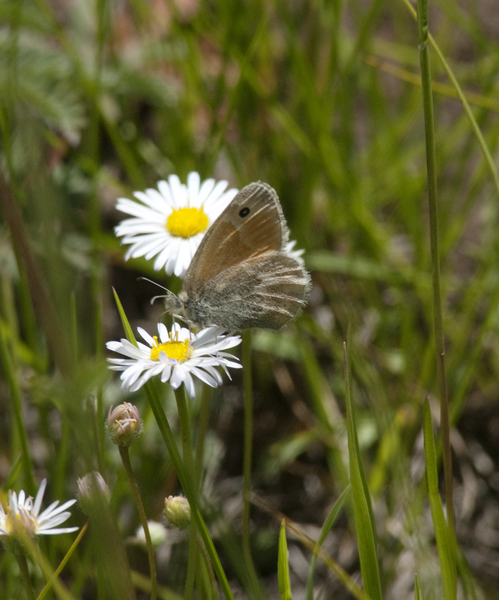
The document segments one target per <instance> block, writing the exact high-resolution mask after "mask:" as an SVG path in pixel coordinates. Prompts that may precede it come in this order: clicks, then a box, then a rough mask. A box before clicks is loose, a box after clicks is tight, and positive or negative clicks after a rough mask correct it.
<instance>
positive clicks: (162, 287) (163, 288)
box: [137, 276, 169, 303]
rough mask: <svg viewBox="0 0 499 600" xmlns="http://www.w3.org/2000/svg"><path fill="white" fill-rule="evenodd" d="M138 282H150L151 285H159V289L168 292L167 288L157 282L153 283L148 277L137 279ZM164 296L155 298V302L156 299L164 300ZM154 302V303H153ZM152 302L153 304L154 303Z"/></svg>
mask: <svg viewBox="0 0 499 600" xmlns="http://www.w3.org/2000/svg"><path fill="white" fill-rule="evenodd" d="M137 281H148V282H149V283H152V284H153V285H157V286H158V287H160V288H161V289H162V290H165V291H166V292H168V291H169V290H168V288H165V286H164V285H161V284H160V283H157V282H156V281H153V280H152V279H148V278H147V277H142V276H141V277H137ZM162 297H163V296H154V298H153V300H154V299H155V298H162ZM153 300H152V301H153ZM152 301H151V303H152Z"/></svg>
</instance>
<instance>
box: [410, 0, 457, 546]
mask: <svg viewBox="0 0 499 600" xmlns="http://www.w3.org/2000/svg"><path fill="white" fill-rule="evenodd" d="M418 34H419V35H418V42H419V58H420V65H421V84H422V91H423V112H424V122H425V137H426V163H427V171H428V203H429V213H430V243H431V257H432V263H433V311H434V335H435V353H436V360H437V378H438V388H439V396H440V427H441V431H442V450H443V468H444V482H445V504H446V507H447V521H448V525H449V530H450V532H451V535H452V537H455V524H454V500H453V493H452V453H451V446H450V422H449V398H448V393H447V379H446V374H445V343H444V328H443V319H442V298H441V286H440V250H439V241H438V202H437V167H436V155H435V121H434V114H433V96H432V91H431V67H430V53H429V49H428V0H418Z"/></svg>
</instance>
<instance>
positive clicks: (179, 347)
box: [150, 333, 192, 362]
mask: <svg viewBox="0 0 499 600" xmlns="http://www.w3.org/2000/svg"><path fill="white" fill-rule="evenodd" d="M154 342H155V343H154V346H153V347H152V348H151V356H150V358H151V360H159V353H160V352H164V353H165V354H166V356H168V358H174V359H175V360H178V362H184V361H186V360H187V359H188V358H189V357H190V355H191V354H192V348H191V347H190V345H189V340H185V342H179V341H178V340H174V339H173V338H172V334H171V333H170V341H169V342H165V343H164V344H158V338H157V336H154Z"/></svg>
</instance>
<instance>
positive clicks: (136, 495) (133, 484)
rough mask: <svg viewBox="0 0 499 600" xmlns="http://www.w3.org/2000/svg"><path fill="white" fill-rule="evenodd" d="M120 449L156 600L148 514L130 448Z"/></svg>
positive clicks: (152, 550) (155, 578)
mask: <svg viewBox="0 0 499 600" xmlns="http://www.w3.org/2000/svg"><path fill="white" fill-rule="evenodd" d="M118 448H119V451H120V456H121V460H122V462H123V466H124V467H125V472H126V474H127V477H128V481H129V483H130V488H131V490H132V495H133V499H134V502H135V506H136V507H137V511H138V513H139V519H140V524H141V525H142V528H143V530H144V535H145V538H146V548H147V557H148V559H149V571H150V573H151V600H156V596H157V586H158V581H157V576H156V562H155V560H154V548H153V546H152V541H151V534H150V532H149V525H148V523H147V517H146V512H145V510H144V505H143V504H142V498H141V497H140V490H139V486H138V485H137V481H136V479H135V475H134V474H133V469H132V464H131V462H130V453H129V452H128V447H124V446H118Z"/></svg>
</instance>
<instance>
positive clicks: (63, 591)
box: [18, 531, 75, 600]
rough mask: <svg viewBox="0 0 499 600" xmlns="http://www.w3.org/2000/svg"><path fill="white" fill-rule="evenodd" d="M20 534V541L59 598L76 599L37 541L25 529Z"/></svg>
mask: <svg viewBox="0 0 499 600" xmlns="http://www.w3.org/2000/svg"><path fill="white" fill-rule="evenodd" d="M18 534H19V538H20V542H21V543H22V545H23V546H24V548H25V549H26V551H27V553H28V554H29V556H30V557H31V559H32V560H33V562H34V563H35V564H36V565H37V566H38V568H39V569H40V571H41V572H42V574H43V576H44V577H45V579H46V580H47V581H50V582H51V584H52V587H53V588H54V594H55V595H56V596H57V597H58V598H59V600H75V598H74V596H73V595H72V594H70V593H69V592H68V590H67V588H66V587H65V586H64V584H63V583H62V582H61V580H60V579H59V578H58V577H57V576H55V574H54V573H55V571H54V569H53V568H52V566H51V564H50V563H49V561H48V560H47V559H46V558H45V556H44V555H43V554H42V553H41V552H40V549H39V548H38V545H37V543H36V542H35V541H34V540H33V539H32V538H31V537H30V536H29V535H28V534H27V533H26V532H25V531H19V532H18ZM26 566H27V564H26ZM20 567H21V565H20ZM21 568H22V567H21ZM28 575H29V574H28ZM29 600H31V596H29Z"/></svg>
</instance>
